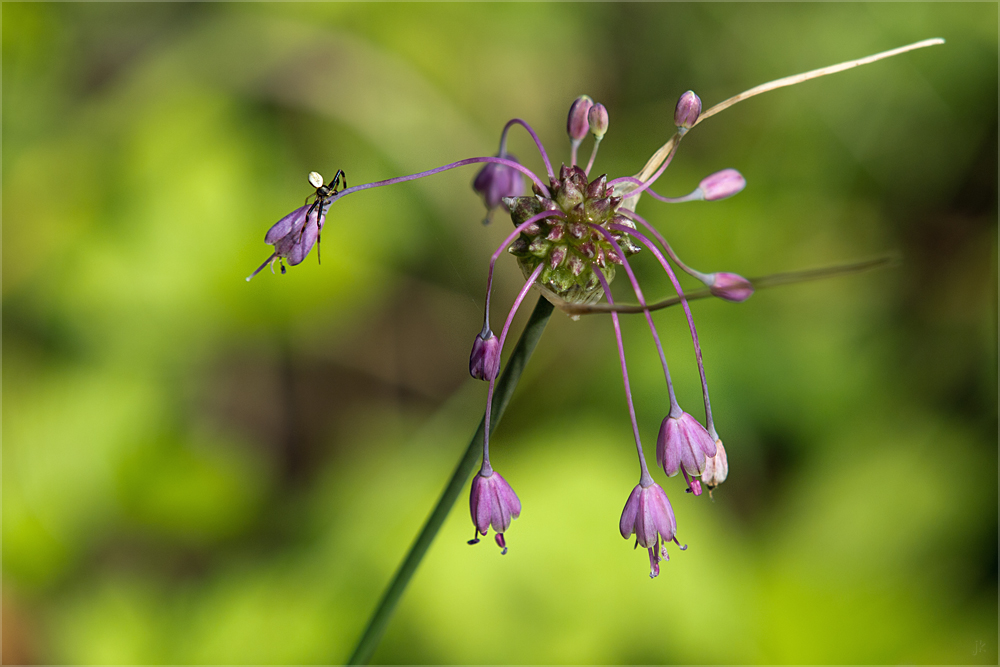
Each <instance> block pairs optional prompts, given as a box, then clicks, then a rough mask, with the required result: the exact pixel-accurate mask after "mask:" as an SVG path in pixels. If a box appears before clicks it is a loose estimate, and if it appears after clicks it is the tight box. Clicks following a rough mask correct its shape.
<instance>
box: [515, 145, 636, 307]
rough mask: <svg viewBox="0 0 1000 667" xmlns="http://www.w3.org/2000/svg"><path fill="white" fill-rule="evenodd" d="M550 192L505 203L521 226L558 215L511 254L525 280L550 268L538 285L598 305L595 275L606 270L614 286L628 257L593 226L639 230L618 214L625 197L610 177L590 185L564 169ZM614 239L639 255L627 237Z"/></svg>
mask: <svg viewBox="0 0 1000 667" xmlns="http://www.w3.org/2000/svg"><path fill="white" fill-rule="evenodd" d="M549 190H550V196H548V197H546V196H543V195H542V194H538V193H536V194H535V195H534V196H530V197H527V196H526V197H511V198H508V199H506V200H504V202H505V203H506V204H507V207H508V208H509V209H510V217H511V220H512V221H513V223H514V224H515V225H520V224H522V223H524V222H526V221H527V220H528V218H531V217H533V216H536V215H538V214H540V213H542V212H545V211H552V212H553V215H552V217H549V218H545V219H543V220H539V221H537V222H536V223H533V224H532V225H530V226H529V227H528V228H527V229H524V230H522V232H521V234H520V236H519V237H518V238H517V240H515V241H514V243H513V244H512V245H511V246H510V253H511V254H512V255H514V256H515V257H517V259H518V265H519V266H520V267H521V271H522V272H523V273H524V275H525V276H528V275H530V274H531V272H532V271H534V270H535V267H537V266H539V265H544V268H543V269H542V273H541V276H540V278H539V279H538V283H539V284H540V285H541V286H542V287H544V288H545V289H548V290H549V291H551V292H552V293H553V294H555V295H556V296H558V297H559V298H561V299H563V300H565V301H569V302H570V303H594V302H595V301H597V300H598V299H600V298H601V295H602V294H603V290H602V289H601V283H600V280H599V279H598V278H597V275H596V274H595V271H601V272H602V273H603V274H604V276H605V278H606V279H607V280H608V281H609V282H610V281H612V280H614V277H615V265H616V264H621V263H622V258H621V256H620V255H619V254H618V252H616V251H615V250H614V249H613V247H612V245H611V243H610V241H608V239H607V237H606V236H605V235H604V234H602V233H601V232H599V231H597V230H596V229H594V228H593V227H591V225H598V226H601V227H604V228H605V229H608V230H610V228H611V225H620V226H624V227H630V228H632V229H634V228H635V224H634V223H633V222H632V221H631V220H629V219H628V218H626V217H625V216H622V215H618V214H617V209H618V207H619V206H620V205H621V202H622V198H621V197H617V196H615V195H614V194H613V193H612V191H611V189H610V188H608V178H607V175H601V176H598V177H597V178H595V179H594V180H593V181H590V182H588V181H587V175H586V173H584V171H583V169H581V168H580V167H567V166H565V165H563V167H562V169H560V170H559V178H558V179H554V180H553V181H552V184H551V187H550V188H549ZM611 236H612V237H613V238H614V239H615V241H616V242H617V243H618V245H619V246H620V247H621V249H622V250H623V251H624V253H625V255H626V256H628V255H632V254H634V253H636V252H638V251H639V247H638V246H637V245H635V243H633V241H632V240H631V239H630V238H629V237H628V236H627V235H626V234H624V233H622V232H620V231H613V232H612V233H611Z"/></svg>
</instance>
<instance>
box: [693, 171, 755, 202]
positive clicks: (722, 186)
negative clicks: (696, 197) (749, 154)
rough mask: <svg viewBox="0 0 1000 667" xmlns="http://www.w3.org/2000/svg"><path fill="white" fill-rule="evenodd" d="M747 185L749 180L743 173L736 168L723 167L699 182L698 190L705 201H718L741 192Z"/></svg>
mask: <svg viewBox="0 0 1000 667" xmlns="http://www.w3.org/2000/svg"><path fill="white" fill-rule="evenodd" d="M746 186H747V180H746V179H745V178H743V174H741V173H740V172H738V171H736V170H735V169H723V170H722V171H717V172H715V173H714V174H712V175H711V176H706V177H705V178H704V179H703V180H702V182H701V183H699V184H698V190H700V191H701V195H702V197H701V198H702V199H704V200H705V201H717V200H719V199H725V198H726V197H732V196H733V195H735V194H738V193H740V192H741V191H742V190H743V188H745V187H746Z"/></svg>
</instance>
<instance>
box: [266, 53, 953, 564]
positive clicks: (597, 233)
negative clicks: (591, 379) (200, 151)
mask: <svg viewBox="0 0 1000 667" xmlns="http://www.w3.org/2000/svg"><path fill="white" fill-rule="evenodd" d="M941 43H943V40H940V39H929V40H924V41H922V42H917V43H914V44H910V45H908V46H904V47H900V48H898V49H893V50H891V51H886V52H883V53H880V54H875V55H874V56H868V57H866V58H861V59H858V60H854V61H849V62H845V63H840V64H838V65H832V66H829V67H824V68H820V69H817V70H812V71H810V72H805V73H802V74H798V75H795V76H791V77H785V78H783V79H778V80H775V81H772V82H770V83H766V84H763V85H761V86H756V87H754V88H752V89H750V90H747V91H744V92H743V93H740V94H739V95H736V96H734V97H731V98H729V99H728V100H725V101H723V102H721V103H719V104H717V105H715V106H714V107H712V108H710V109H708V110H707V111H703V110H702V104H701V100H700V99H699V97H698V96H697V95H696V94H695V93H694V92H693V91H687V92H686V93H684V94H683V95H681V96H680V99H679V100H678V102H677V105H676V107H675V109H674V117H673V124H674V126H675V127H676V131H675V132H674V133H673V135H672V136H671V137H670V138H669V139H668V141H667V142H666V143H665V144H664V145H663V146H661V147H660V148H659V149H658V150H657V151H656V152H654V153H653V155H652V156H651V157H650V158H649V160H648V161H647V162H646V164H645V166H644V167H643V168H642V169H641V170H640V171H639V173H638V174H636V175H635V176H624V177H619V178H614V179H608V176H607V175H606V174H602V175H599V176H597V177H595V178H591V177H590V172H591V169H592V168H593V165H594V161H595V159H596V157H597V153H598V148H599V146H600V145H601V141H602V140H603V139H604V137H605V135H606V133H607V131H608V127H609V116H608V110H607V109H606V108H605V107H604V106H603V105H602V104H599V103H595V102H594V101H593V99H591V98H590V97H588V96H586V95H582V96H580V97H578V98H577V99H576V100H574V101H573V103H572V105H571V106H570V110H569V114H568V116H567V119H566V131H567V134H568V135H569V139H570V156H569V157H570V159H569V164H568V165H565V164H564V165H562V167H561V168H560V169H559V171H558V174H557V173H556V172H555V171H554V170H553V168H552V164H551V162H550V161H549V156H548V154H547V153H546V151H545V148H544V146H543V145H542V143H541V141H540V140H539V138H538V135H537V134H536V133H535V131H534V130H533V129H532V128H531V126H530V125H528V123H526V122H525V121H523V120H521V119H519V118H515V119H513V120H511V121H509V122H508V123H507V125H506V126H505V127H504V128H503V132H502V133H501V138H500V148H499V151H498V152H497V154H496V155H495V156H492V157H474V158H468V159H465V160H460V161H458V162H453V163H451V164H447V165H444V166H441V167H437V168H435V169H430V170H428V171H424V172H420V173H417V174H412V175H409V176H401V177H398V178H391V179H387V180H384V181H377V182H374V183H367V184H364V185H359V186H355V187H353V188H349V187H347V179H346V177H345V176H344V174H343V172H342V171H338V172H337V174H336V175H335V176H334V179H333V180H332V181H331V182H330V183H329V185H324V182H323V178H322V177H321V176H320V175H319V174H317V173H316V172H312V173H311V174H309V183H310V185H311V186H312V187H314V188H316V192H315V195H314V196H315V200H314V201H313V203H312V204H311V205H310V204H308V200H307V204H306V205H305V206H302V207H301V208H298V209H296V210H294V211H292V212H291V213H289V214H288V215H286V216H285V217H284V218H282V219H281V220H279V221H278V222H277V223H275V224H274V226H272V227H271V229H270V230H269V231H268V232H267V236H266V237H265V241H266V242H267V243H269V244H271V245H272V246H274V252H273V253H272V254H271V256H270V257H268V259H267V260H266V261H265V262H264V263H263V264H262V265H261V266H260V268H258V269H257V271H255V272H254V273H253V275H251V276H250V278H252V277H253V276H254V275H256V274H257V273H259V272H260V271H261V270H262V269H263V268H264V267H265V266H267V265H268V264H269V263H270V264H272V266H273V263H275V262H277V263H278V264H279V266H281V272H282V273H284V272H285V267H284V264H283V261H287V262H288V264H289V265H291V266H294V265H296V264H299V263H300V262H302V261H303V260H304V259H305V257H306V256H307V255H308V254H309V252H310V250H311V249H312V247H313V246H314V245H315V246H316V247H317V255H318V253H319V241H320V233H321V231H322V229H323V225H324V222H325V220H326V214H327V212H328V210H329V208H330V206H331V205H332V204H333V203H334V202H335V201H336V200H337V199H339V198H341V197H343V196H345V195H347V194H350V193H353V192H358V191H360V190H366V189H370V188H376V187H381V186H385V185H393V184H396V183H403V182H406V181H411V180H415V179H418V178H424V177H426V176H431V175H434V174H438V173H441V172H443V171H447V170H450V169H455V168H458V167H463V166H466V165H472V164H481V165H482V167H481V170H480V171H479V173H478V174H477V175H476V177H475V179H474V181H473V183H472V186H473V189H474V190H475V191H476V192H477V193H479V194H480V195H481V196H482V198H483V202H484V204H485V205H486V209H487V215H486V219H485V220H484V222H489V219H490V216H491V215H492V214H493V212H494V211H495V210H496V209H497V208H499V207H503V208H504V210H505V211H507V212H509V213H510V216H511V220H512V222H513V224H514V229H513V231H512V232H511V233H510V234H509V235H508V236H507V238H506V239H505V240H504V241H503V243H501V244H500V247H498V248H497V250H496V252H494V253H493V256H492V257H491V259H490V263H489V273H488V278H487V288H486V303H485V315H484V322H483V328H482V331H481V332H480V333H479V334H478V335H477V336H476V338H475V341H474V343H473V348H472V354H471V355H470V358H469V372H470V373H471V374H472V376H473V377H475V378H477V379H480V380H485V381H487V382H489V389H488V391H487V402H486V405H487V409H486V415H485V418H484V422H485V423H484V426H485V431H484V433H485V436H484V438H483V457H482V466H481V469H480V471H479V473H478V474H477V475H476V477H475V478H474V480H473V482H472V488H471V494H470V498H469V506H470V511H471V514H472V522H473V524H474V525H475V529H476V534H475V538H474V539H473V540H471V541H470V544H475V543H477V542H478V541H479V539H478V538H479V536H480V535H483V536H485V535H486V534H487V531H488V530H489V529H490V528H492V529H493V531H494V535H495V540H496V542H497V544H498V545H499V546H500V548H501V550H502V552H503V553H506V552H507V543H506V540H505V538H504V533H505V532H506V531H507V530H508V528H510V524H511V521H512V520H513V519H516V518H517V517H518V516H519V515H520V513H521V502H520V500H519V499H518V497H517V495H516V494H515V493H514V491H513V489H512V488H511V487H510V485H509V484H508V483H507V481H506V480H505V479H504V478H503V477H502V476H500V474H499V473H497V472H495V471H494V470H493V467H492V465H491V463H490V457H489V434H490V418H491V414H490V413H491V410H490V406H492V403H493V393H494V388H495V385H496V381H497V376H498V374H499V371H500V360H501V354H502V352H503V347H504V343H505V341H506V338H507V334H508V332H509V330H510V326H511V323H512V322H513V319H514V315H515V313H516V312H517V310H518V308H519V307H520V305H521V303H522V302H523V301H524V299H525V297H526V296H527V293H528V292H529V291H530V289H531V288H532V287H536V288H537V289H538V290H539V291H540V292H541V294H542V295H543V296H544V297H545V298H546V299H548V300H549V301H551V302H552V303H553V304H555V305H556V306H557V307H561V308H563V309H565V310H566V311H567V312H568V313H570V314H571V316H572V317H574V318H575V317H578V313H580V312H585V310H586V308H590V307H592V306H591V305H590V304H594V303H596V302H597V301H599V300H601V299H605V300H606V301H607V302H608V307H607V310H609V311H610V314H611V321H612V325H613V329H614V333H615V340H616V343H617V346H618V354H619V361H620V364H621V371H622V380H623V383H624V388H625V399H626V405H627V408H628V412H629V417H630V419H631V424H632V433H633V437H634V439H635V446H636V451H637V453H638V457H639V484H638V485H637V486H636V487H635V488H634V489H633V490H632V493H631V494H630V495H629V498H628V501H627V502H626V504H625V508H624V510H623V511H622V516H621V521H620V525H619V528H620V529H621V533H622V536H623V537H625V538H628V537H630V536H632V535H635V536H636V546H638V545H640V544H641V545H642V546H643V547H644V548H646V549H648V551H649V559H650V576H652V577H655V576H657V574H659V569H660V568H659V563H660V561H661V560H666V559H667V551H666V544H667V543H668V542H674V543H675V544H678V546H679V542H677V537H676V534H677V521H676V518H675V516H674V512H673V508H672V507H671V505H670V501H669V500H668V499H667V495H666V493H665V492H664V490H663V488H662V487H660V486H659V485H658V484H657V483H656V482H654V481H653V479H652V476H651V475H650V474H649V470H648V469H647V466H646V459H645V456H644V454H643V449H642V442H641V439H640V437H639V426H638V422H637V420H636V415H635V407H634V404H633V402H632V393H631V389H630V385H629V377H628V368H627V364H626V361H625V350H624V346H623V343H622V335H621V326H620V322H619V313H618V309H619V307H617V306H615V302H614V299H613V297H612V294H611V282H612V281H613V280H614V278H615V275H616V273H617V272H618V270H623V271H624V272H625V274H626V276H627V277H628V281H629V283H630V285H631V287H632V290H633V292H634V293H635V296H636V300H637V301H638V302H639V306H638V308H636V307H629V308H630V309H631V310H633V312H635V311H636V310H638V311H639V312H642V313H643V315H644V316H645V319H646V322H647V324H648V325H649V330H650V333H651V335H652V339H653V342H654V344H655V346H656V350H657V353H658V354H659V358H660V363H661V365H662V367H663V375H664V380H665V384H666V394H667V398H668V403H669V409H668V410H667V414H666V416H665V417H664V418H663V421H662V424H661V426H660V431H659V434H658V437H657V441H656V461H657V464H658V465H659V466H660V467H661V468H662V469H663V472H664V473H665V474H666V475H667V476H668V477H673V476H675V475H677V473H681V474H683V476H684V479H685V482H686V485H687V491H688V492H689V493H691V494H692V495H693V496H700V495H701V494H702V484H704V485H705V486H707V487H708V490H709V493H711V492H712V490H713V489H714V488H715V487H717V486H718V485H719V484H721V483H722V482H723V481H725V479H726V477H727V475H728V473H729V462H728V459H727V456H726V450H725V448H724V447H723V445H722V440H721V439H720V438H719V435H718V433H717V432H716V428H715V423H714V421H713V419H712V407H711V403H710V401H709V394H708V382H707V380H706V377H705V367H704V363H703V360H702V352H701V346H700V344H699V342H698V332H697V330H696V328H695V324H694V318H693V316H692V314H691V308H690V306H689V303H688V299H687V298H686V296H685V293H684V290H683V288H682V287H681V284H680V281H679V280H678V278H677V273H676V272H675V270H674V266H676V267H677V268H678V269H680V270H681V271H683V272H685V273H687V274H688V275H690V276H692V277H693V278H694V279H696V280H698V281H699V282H701V283H702V284H703V285H704V286H705V287H706V288H708V291H709V292H710V293H711V294H712V295H713V296H715V297H717V298H719V299H722V300H725V301H729V302H733V303H740V302H743V301H746V300H747V299H749V298H750V296H751V295H752V294H753V292H754V286H753V284H751V282H750V281H749V280H747V279H746V278H744V277H742V276H740V275H737V274H735V273H730V272H715V273H702V272H700V271H697V270H695V269H693V268H691V267H689V266H687V265H686V264H685V263H684V262H682V261H681V259H680V258H679V257H678V256H677V254H676V253H675V252H674V250H673V248H671V246H670V244H668V243H667V241H666V239H665V238H664V237H663V235H662V234H661V233H660V232H659V231H658V230H657V229H656V228H655V227H653V226H652V225H650V224H649V223H648V222H647V221H646V220H645V219H643V218H642V217H641V216H639V215H638V214H637V213H636V206H637V204H638V202H639V199H640V197H641V196H642V194H644V193H648V194H649V195H650V196H651V197H653V198H655V199H657V200H659V201H663V202H667V203H681V202H690V201H718V200H720V199H725V198H727V197H731V196H733V195H735V194H737V193H739V192H740V191H742V190H743V188H744V187H746V180H745V179H744V178H743V176H742V175H741V174H740V173H739V172H738V171H736V170H734V169H723V170H722V171H718V172H716V173H713V174H710V175H709V176H706V177H705V178H704V179H702V181H701V182H700V183H699V184H698V187H697V188H695V189H694V190H693V191H692V192H690V193H689V194H687V195H684V196H681V197H665V196H663V195H660V194H658V193H656V192H654V191H653V190H652V188H651V186H652V185H653V184H654V183H655V182H656V181H657V179H659V177H660V176H661V175H662V174H663V172H664V171H665V170H666V168H667V167H668V166H669V165H670V162H671V161H672V160H673V158H674V155H675V154H676V152H677V148H678V146H679V145H680V142H681V140H682V138H683V137H684V136H685V135H686V134H687V133H688V132H689V131H690V130H691V129H692V128H694V127H695V126H697V125H698V124H699V123H701V122H702V121H703V120H705V119H706V118H708V117H710V116H712V115H714V114H716V113H719V112H720V111H722V110H724V109H726V108H728V107H730V106H732V105H733V104H736V103H738V102H740V101H742V100H744V99H747V98H749V97H752V96H753V95H758V94H761V93H763V92H767V91H769V90H774V89H776V88H781V87H784V86H790V85H794V84H796V83H800V82H802V81H806V80H808V79H812V78H816V77H820V76H825V75H827V74H832V73H834V72H839V71H843V70H845V69H850V68H852V67H855V66H857V65H863V64H867V63H871V62H875V61H876V60H880V59H882V58H887V57H891V56H894V55H897V54H900V53H904V52H906V51H911V50H914V49H918V48H923V47H926V46H931V45H934V44H941ZM515 125H519V126H521V127H523V128H524V129H525V130H526V131H527V132H528V134H529V135H530V136H531V138H532V139H533V141H534V143H535V146H536V147H537V148H538V151H539V154H540V157H541V159H542V162H543V164H544V167H545V172H546V176H547V179H546V180H544V181H543V180H542V178H540V177H539V176H537V175H536V174H535V173H534V172H532V171H531V170H529V169H528V168H526V167H525V166H523V165H522V164H520V163H519V162H518V161H517V160H516V159H515V158H514V157H513V156H512V155H510V154H509V153H508V152H507V135H508V132H509V130H510V129H511V128H512V127H514V126H515ZM588 135H590V136H592V137H593V147H592V150H591V154H590V158H589V160H588V161H587V163H586V165H585V166H581V165H580V164H578V161H577V153H578V150H579V148H580V146H581V145H582V144H583V142H584V141H585V140H586V138H587V136H588ZM341 177H343V185H344V189H343V190H338V187H339V186H340V181H341ZM525 178H527V179H529V180H530V181H531V189H532V191H531V194H525V185H526V183H525ZM642 250H647V251H648V252H649V253H650V254H651V255H652V256H653V258H654V259H655V260H656V261H657V262H658V263H659V265H660V266H661V267H662V268H663V271H664V273H665V275H666V277H667V279H668V280H669V282H670V284H671V286H672V287H673V289H674V291H676V293H677V299H678V302H679V303H680V304H681V306H682V308H683V310H684V315H685V318H686V320H687V325H688V329H689V331H690V335H691V341H692V345H693V348H694V355H695V362H696V364H697V367H698V372H699V375H700V378H701V390H702V398H703V403H704V409H705V422H704V425H702V424H701V423H700V422H699V421H698V420H697V419H696V418H695V417H693V416H692V415H691V414H689V413H687V412H685V411H684V410H683V409H681V407H680V405H679V404H678V402H677V398H676V396H675V394H674V388H673V384H672V382H671V378H670V370H669V368H668V366H667V360H666V355H665V354H664V351H663V346H662V345H661V343H660V337H659V334H658V333H657V329H656V325H655V323H654V322H653V317H652V313H651V311H652V308H650V307H649V306H648V304H647V303H646V300H645V297H644V296H643V292H642V289H641V287H640V285H639V282H638V280H637V279H636V276H635V274H634V272H633V271H632V267H631V265H630V264H629V259H628V258H629V257H630V256H632V255H634V254H636V253H639V252H641V251H642ZM505 252H509V253H510V254H512V255H514V256H515V257H516V259H517V263H518V265H519V267H520V269H521V271H522V273H523V274H524V276H525V278H526V281H525V283H524V285H523V287H522V288H521V289H520V291H519V292H518V295H517V297H516V298H515V300H514V304H513V306H512V307H511V309H510V311H509V312H508V315H507V318H506V320H505V322H504V326H503V329H502V330H501V332H500V335H499V336H496V335H495V334H494V333H493V330H492V329H491V328H490V297H491V294H492V285H493V271H494V268H495V266H496V262H497V260H498V259H499V257H500V256H501V255H502V254H504V253H505ZM671 262H672V264H671ZM250 278H247V280H249V279H250ZM593 308H595V309H596V306H593ZM581 309H583V310H581ZM681 548H682V549H684V548H686V547H681Z"/></svg>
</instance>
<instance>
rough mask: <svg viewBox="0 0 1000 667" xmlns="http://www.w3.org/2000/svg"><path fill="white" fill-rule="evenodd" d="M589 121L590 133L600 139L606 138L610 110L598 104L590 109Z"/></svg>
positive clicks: (588, 113)
mask: <svg viewBox="0 0 1000 667" xmlns="http://www.w3.org/2000/svg"><path fill="white" fill-rule="evenodd" d="M587 120H588V121H589V122H590V131H591V132H593V133H594V136H595V137H597V138H598V139H602V138H604V133H605V132H607V131H608V110H607V109H605V108H604V105H603V104H600V103H597V104H595V105H594V106H592V107H590V111H588V112H587Z"/></svg>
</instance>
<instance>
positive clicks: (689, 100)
mask: <svg viewBox="0 0 1000 667" xmlns="http://www.w3.org/2000/svg"><path fill="white" fill-rule="evenodd" d="M699 115H701V98H700V97H698V96H697V95H695V94H694V91H693V90H689V91H687V92H686V93H684V94H683V95H681V98H680V99H679V100H677V106H676V107H675V108H674V125H676V126H677V129H678V130H679V131H680V132H681V133H682V134H683V133H684V132H687V131H688V130H690V129H691V128H692V127H694V124H695V123H696V122H698V116H699Z"/></svg>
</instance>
